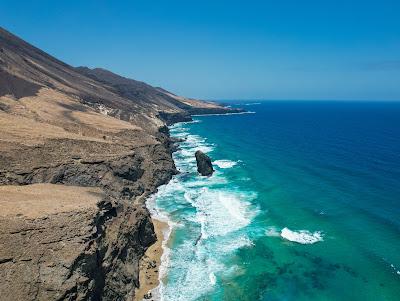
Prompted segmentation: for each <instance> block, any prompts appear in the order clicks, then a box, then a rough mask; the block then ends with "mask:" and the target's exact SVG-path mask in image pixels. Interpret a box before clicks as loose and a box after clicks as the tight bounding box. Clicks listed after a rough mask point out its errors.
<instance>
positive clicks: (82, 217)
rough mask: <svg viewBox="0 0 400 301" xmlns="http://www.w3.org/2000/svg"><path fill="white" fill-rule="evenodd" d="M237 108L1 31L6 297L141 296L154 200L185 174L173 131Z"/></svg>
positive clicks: (0, 259) (1, 225)
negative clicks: (68, 58) (69, 58)
mask: <svg viewBox="0 0 400 301" xmlns="http://www.w3.org/2000/svg"><path fill="white" fill-rule="evenodd" d="M216 111H218V112H219V113H224V112H226V113H230V112H236V110H233V109H229V108H225V107H223V106H220V105H218V104H215V103H210V102H203V101H199V100H195V99H189V98H185V97H181V96H177V95H175V94H173V93H171V92H168V91H166V90H164V89H161V88H155V87H152V86H150V85H148V84H145V83H142V82H138V81H135V80H132V79H128V78H125V77H122V76H119V75H116V74H114V73H112V72H110V71H107V70H104V69H89V68H85V67H79V68H74V67H72V66H70V65H68V64H65V63H64V62H61V61H59V60H57V59H56V58H54V57H52V56H50V55H48V54H46V53H45V52H43V51H41V50H40V49H37V48H36V47H34V46H32V45H30V44H28V43H27V42H25V41H23V40H22V39H20V38H18V37H16V36H14V35H13V34H11V33H9V32H8V31H6V30H4V29H2V28H0V196H1V197H0V278H1V279H2V281H1V282H0V300H131V299H132V298H133V297H134V294H135V288H138V287H139V285H140V283H139V272H140V271H139V263H140V259H141V258H142V257H143V254H144V253H145V251H146V250H147V249H148V248H149V246H151V245H152V244H153V243H154V242H155V241H156V235H155V231H154V226H153V223H152V220H151V217H150V214H149V212H148V210H147V208H146V206H145V203H144V201H145V199H146V197H147V196H149V195H150V194H152V193H154V192H155V191H156V190H157V187H158V186H160V185H162V184H165V183H166V182H168V181H169V180H170V179H171V177H172V175H174V174H176V173H177V170H176V168H175V165H174V162H173V159H172V156H171V154H172V151H173V140H172V139H171V138H170V137H169V132H168V128H167V125H170V124H173V123H175V122H180V121H188V120H190V119H191V117H190V115H191V114H193V112H201V113H207V112H216Z"/></svg>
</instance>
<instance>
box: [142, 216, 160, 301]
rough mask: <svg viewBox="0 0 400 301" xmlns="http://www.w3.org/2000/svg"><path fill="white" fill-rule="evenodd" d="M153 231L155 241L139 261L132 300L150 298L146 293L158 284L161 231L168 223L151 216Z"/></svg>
mask: <svg viewBox="0 0 400 301" xmlns="http://www.w3.org/2000/svg"><path fill="white" fill-rule="evenodd" d="M153 224H154V231H155V232H156V235H157V241H156V242H155V243H154V244H153V245H152V246H150V247H149V248H148V249H147V251H146V253H145V255H144V256H143V258H142V259H141V261H140V275H139V281H140V287H139V288H138V289H136V290H135V298H134V301H141V300H151V299H152V298H151V296H150V295H147V296H146V297H147V298H146V299H145V298H144V296H145V295H146V294H148V293H149V291H151V290H152V289H154V288H155V287H157V286H158V284H159V282H160V281H159V279H158V274H159V268H160V264H161V255H162V253H163V249H162V242H163V240H164V235H163V232H164V230H165V229H167V228H168V224H167V223H165V222H162V221H160V220H157V219H154V218H153Z"/></svg>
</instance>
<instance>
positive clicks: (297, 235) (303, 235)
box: [281, 228, 323, 245]
mask: <svg viewBox="0 0 400 301" xmlns="http://www.w3.org/2000/svg"><path fill="white" fill-rule="evenodd" d="M281 237H283V238H284V239H287V240H290V241H293V242H297V243H299V244H303V245H306V244H315V243H317V242H319V241H323V237H322V233H321V232H320V231H316V232H310V231H307V230H300V231H292V230H290V229H288V228H283V229H282V230H281Z"/></svg>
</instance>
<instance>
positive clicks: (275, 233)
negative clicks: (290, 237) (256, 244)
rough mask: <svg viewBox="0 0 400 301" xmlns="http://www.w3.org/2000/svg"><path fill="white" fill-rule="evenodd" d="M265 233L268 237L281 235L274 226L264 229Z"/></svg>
mask: <svg viewBox="0 0 400 301" xmlns="http://www.w3.org/2000/svg"><path fill="white" fill-rule="evenodd" d="M265 235H267V236H270V237H279V236H281V232H280V231H279V230H278V229H277V228H276V227H273V226H272V227H268V228H267V230H266V231H265Z"/></svg>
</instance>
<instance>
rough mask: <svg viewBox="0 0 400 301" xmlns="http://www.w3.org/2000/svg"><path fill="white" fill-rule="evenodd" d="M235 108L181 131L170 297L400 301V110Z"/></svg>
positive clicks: (337, 105) (168, 263)
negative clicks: (208, 169)
mask: <svg viewBox="0 0 400 301" xmlns="http://www.w3.org/2000/svg"><path fill="white" fill-rule="evenodd" d="M232 103H235V102H233V101H232ZM236 105H238V106H241V107H243V108H245V109H246V110H248V111H252V112H254V113H249V114H240V115H225V116H202V117H195V118H194V122H192V123H180V124H177V125H174V126H172V127H171V129H170V131H171V134H172V136H174V137H178V138H183V139H184V141H183V142H181V143H180V149H179V150H178V151H177V152H176V153H175V154H174V160H175V163H176V166H177V168H178V169H179V170H180V171H181V173H180V174H179V175H177V176H175V177H174V178H173V180H172V181H171V182H170V183H169V184H167V185H165V186H162V187H161V188H160V189H159V192H158V193H157V194H156V195H155V196H154V197H153V198H151V199H150V200H149V202H148V206H149V207H150V209H151V211H152V212H153V214H154V215H156V216H158V217H159V218H161V219H163V220H165V221H168V223H169V225H170V231H169V233H166V236H168V235H169V236H168V240H167V241H165V242H164V248H165V251H164V254H163V258H162V260H163V264H162V267H161V270H160V271H161V274H160V277H161V280H162V281H161V285H160V287H159V293H160V294H161V299H162V300H168V301H180V300H182V301H190V300H233V301H235V300H252V301H254V300H353V301H354V300H400V103H396V102H392V103H389V102H322V101H321V102H311V101H309V102H307V101H304V102H300V101H279V102H278V101H268V102H259V103H249V102H247V103H240V104H237V103H236ZM198 149H201V150H203V151H205V152H207V153H208V155H209V156H210V157H211V158H212V160H213V165H214V168H215V170H216V172H215V173H214V174H213V176H211V177H201V176H199V175H198V174H197V172H196V162H195V159H194V153H195V151H196V150H198Z"/></svg>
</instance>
